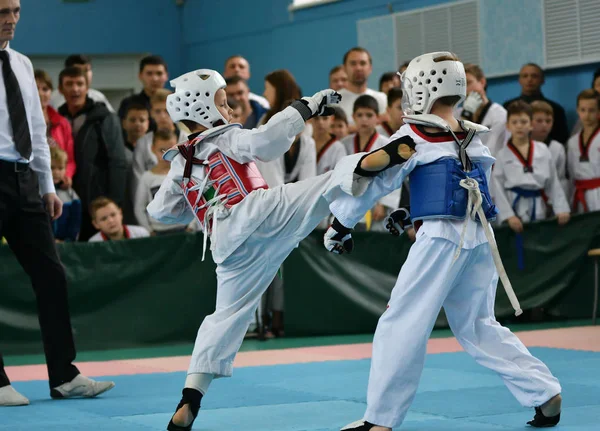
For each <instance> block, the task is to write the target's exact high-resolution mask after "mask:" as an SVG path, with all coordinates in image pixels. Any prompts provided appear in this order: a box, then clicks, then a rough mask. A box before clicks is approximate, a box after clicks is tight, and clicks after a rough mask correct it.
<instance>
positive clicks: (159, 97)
mask: <svg viewBox="0 0 600 431" xmlns="http://www.w3.org/2000/svg"><path fill="white" fill-rule="evenodd" d="M169 94H173V92H172V91H171V90H167V89H166V88H159V89H158V90H156V92H155V93H154V94H153V95H152V96H150V103H151V104H152V103H166V102H167V97H169Z"/></svg>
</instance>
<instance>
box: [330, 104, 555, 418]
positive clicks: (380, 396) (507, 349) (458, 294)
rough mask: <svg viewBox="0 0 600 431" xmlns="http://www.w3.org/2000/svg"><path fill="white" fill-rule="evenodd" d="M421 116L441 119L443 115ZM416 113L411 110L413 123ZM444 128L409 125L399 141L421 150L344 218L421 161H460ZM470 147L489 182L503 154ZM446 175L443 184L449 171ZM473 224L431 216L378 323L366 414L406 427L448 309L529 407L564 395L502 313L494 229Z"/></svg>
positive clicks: (466, 342) (485, 361) (475, 351)
mask: <svg viewBox="0 0 600 431" xmlns="http://www.w3.org/2000/svg"><path fill="white" fill-rule="evenodd" d="M414 117H422V118H426V119H427V121H433V120H432V117H435V116H433V115H423V116H416V115H415V116H414ZM437 118H438V119H439V117H437ZM439 120H441V119H439ZM409 121H411V120H410V119H409V118H408V117H407V118H405V122H409ZM442 121H443V120H442ZM432 124H434V123H432ZM435 124H440V123H437V122H436V123H435ZM437 127H439V128H440V133H431V132H428V131H426V130H425V129H423V128H422V127H421V126H419V125H416V124H405V125H404V126H402V127H401V128H400V130H399V131H398V132H397V133H396V134H394V135H393V136H392V138H391V139H397V138H402V137H404V138H405V139H408V138H410V139H412V140H413V141H414V143H415V144H416V154H414V155H413V156H412V157H411V158H410V159H409V160H408V161H407V162H406V163H404V164H403V165H401V166H394V167H392V168H390V169H388V170H386V171H384V172H383V173H380V174H379V175H378V176H376V177H375V178H374V180H373V182H372V183H371V184H370V185H369V187H368V188H367V191H366V192H365V193H364V194H363V195H361V197H359V198H350V197H345V196H340V198H339V199H338V200H336V201H334V202H333V203H332V204H331V205H330V209H331V210H332V212H333V214H334V215H335V216H336V217H337V219H338V220H339V221H340V222H341V223H342V224H343V225H344V226H347V227H352V226H354V225H355V224H356V223H357V222H358V221H359V220H360V218H361V216H362V214H363V213H364V211H365V210H366V209H368V208H370V207H371V206H372V205H373V203H374V202H376V201H377V199H378V198H379V197H380V196H382V195H384V194H386V193H389V191H390V190H394V189H397V188H399V187H400V186H401V185H402V183H403V181H404V179H405V178H406V176H407V175H409V174H410V173H411V172H412V171H413V169H415V168H417V167H420V166H423V165H427V164H430V163H435V162H436V161H438V160H440V159H444V158H453V159H458V156H459V153H458V145H457V144H456V143H455V141H454V140H453V138H452V136H451V135H450V133H448V132H444V131H443V129H442V127H441V126H440V125H437ZM457 137H458V138H459V139H465V134H464V133H462V134H461V133H457ZM466 152H467V154H468V156H469V158H470V160H471V161H472V162H473V163H477V164H478V165H479V166H481V168H482V169H483V170H484V172H486V177H487V178H488V181H489V176H490V172H491V168H492V165H493V163H494V161H495V160H494V158H493V157H491V155H490V151H489V149H488V148H487V147H485V146H484V145H483V144H482V142H481V139H479V137H478V136H477V135H476V136H475V137H474V138H473V140H472V141H471V143H470V145H469V146H468V147H467V150H466ZM440 180H441V181H440V186H443V184H442V183H443V182H444V181H445V179H440ZM447 184H448V183H447V182H446V185H447ZM411 192H412V193H411V201H413V203H414V199H427V197H426V196H415V194H414V190H411ZM415 226H418V225H417V224H415ZM463 227H465V222H464V221H463V220H452V219H447V218H435V217H433V218H426V219H424V220H422V225H421V226H420V227H419V229H418V231H417V240H416V242H415V244H413V246H412V247H411V249H410V253H409V255H408V259H407V260H406V261H405V262H404V264H403V265H402V269H401V270H400V274H399V276H398V279H397V281H396V284H395V286H394V289H393V291H392V294H391V297H390V300H389V302H388V308H387V310H385V312H384V313H383V315H382V316H381V318H380V319H379V323H378V324H377V330H376V332H375V337H374V341H373V358H372V361H371V372H370V376H369V387H368V393H367V410H366V412H365V415H364V420H365V421H368V422H370V423H372V424H377V425H380V426H384V427H389V428H393V429H396V427H398V426H400V424H401V423H402V421H403V420H404V418H405V416H406V414H407V412H408V410H409V408H410V406H411V404H412V401H413V399H414V397H415V394H416V392H417V387H418V385H419V380H420V377H421V373H422V370H423V366H424V362H425V355H426V351H427V340H428V338H429V335H430V334H431V331H432V329H433V326H434V324H435V321H436V318H437V316H438V314H439V312H440V309H441V308H442V307H444V311H445V313H446V317H447V319H448V323H449V325H450V328H451V329H452V332H453V333H454V335H455V336H456V339H457V340H458V341H459V342H460V344H461V345H462V347H463V348H464V349H465V351H467V352H468V353H469V354H470V355H471V356H472V357H473V358H474V359H475V360H476V361H477V362H478V363H479V364H481V365H483V366H485V367H487V368H489V369H491V370H493V371H495V372H496V373H497V374H498V375H499V376H500V377H501V378H502V379H503V381H504V383H505V385H506V386H507V387H508V389H509V390H510V391H511V392H512V394H513V395H514V396H515V398H516V399H517V400H518V401H519V402H520V403H521V404H522V405H523V406H527V407H531V406H540V405H541V404H543V403H544V402H546V401H548V400H549V399H550V398H552V397H553V396H554V395H556V394H558V393H560V391H561V387H560V384H559V382H558V380H557V379H556V378H555V377H554V376H553V375H552V374H551V372H550V371H549V370H548V368H547V367H546V366H545V365H544V364H543V363H542V362H541V361H540V360H538V359H536V358H535V357H533V356H531V354H530V353H529V351H528V350H527V348H526V347H525V346H524V345H523V343H521V341H519V339H518V338H517V337H516V336H515V335H514V334H513V333H511V332H510V330H508V329H507V328H504V327H502V326H501V325H500V324H499V323H498V322H497V321H496V319H495V317H494V301H495V297H496V287H497V285H498V273H497V271H496V268H495V265H494V262H493V258H492V252H491V249H490V246H489V245H488V243H487V238H486V235H485V231H484V229H485V228H484V227H483V226H482V225H481V223H479V222H475V221H473V220H471V219H468V221H467V222H466V231H463ZM489 229H491V228H489ZM459 247H460V248H459ZM457 251H459V252H460V253H459V254H458V256H457V254H456V253H457ZM359 422H360V421H359ZM348 429H351V428H348Z"/></svg>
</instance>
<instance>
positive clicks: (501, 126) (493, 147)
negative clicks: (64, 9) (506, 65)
mask: <svg viewBox="0 0 600 431" xmlns="http://www.w3.org/2000/svg"><path fill="white" fill-rule="evenodd" d="M465 74H466V77H467V98H466V99H465V101H464V102H463V106H462V110H461V111H460V115H461V117H462V118H464V119H466V120H469V121H472V122H474V123H477V124H481V125H483V126H485V127H487V128H488V129H490V132H489V133H483V134H481V136H480V138H481V141H482V142H483V145H485V146H486V147H488V148H489V149H490V153H492V156H493V157H496V154H498V151H500V150H501V149H502V148H503V147H504V144H505V143H506V140H507V136H506V109H504V108H503V107H502V105H500V104H498V103H495V102H492V101H491V100H490V99H488V97H487V92H486V88H487V79H486V78H485V75H484V74H483V70H482V69H481V68H480V67H479V66H477V65H476V64H468V63H467V64H465Z"/></svg>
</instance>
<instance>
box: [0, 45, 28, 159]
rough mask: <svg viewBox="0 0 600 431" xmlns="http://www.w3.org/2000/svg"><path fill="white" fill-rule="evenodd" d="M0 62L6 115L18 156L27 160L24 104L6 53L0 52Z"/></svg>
mask: <svg viewBox="0 0 600 431" xmlns="http://www.w3.org/2000/svg"><path fill="white" fill-rule="evenodd" d="M0 60H2V75H3V76H4V87H5V88H6V104H7V105H8V114H9V116H10V124H11V125H12V129H13V138H14V140H15V146H16V147H17V151H19V154H21V156H22V157H23V158H25V159H27V160H29V156H31V135H30V134H29V124H28V123H27V114H26V113H25V104H24V103H23V95H22V94H21V88H20V87H19V81H17V77H16V76H15V73H14V72H13V70H12V67H10V59H9V58H8V52H6V51H5V50H0Z"/></svg>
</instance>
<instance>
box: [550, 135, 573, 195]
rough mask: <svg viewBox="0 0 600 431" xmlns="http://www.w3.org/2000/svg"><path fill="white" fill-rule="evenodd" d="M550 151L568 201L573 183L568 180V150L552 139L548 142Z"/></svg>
mask: <svg viewBox="0 0 600 431" xmlns="http://www.w3.org/2000/svg"><path fill="white" fill-rule="evenodd" d="M546 145H547V146H548V149H549V150H550V154H552V160H553V161H554V166H555V167H556V175H558V180H559V181H560V185H561V186H562V188H563V191H564V192H565V196H566V197H567V199H569V197H570V196H571V194H572V193H571V188H572V187H571V182H570V181H569V180H568V179H567V150H566V149H565V146H564V145H563V144H561V143H560V142H558V141H555V140H554V139H552V140H551V141H550V142H546Z"/></svg>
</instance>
